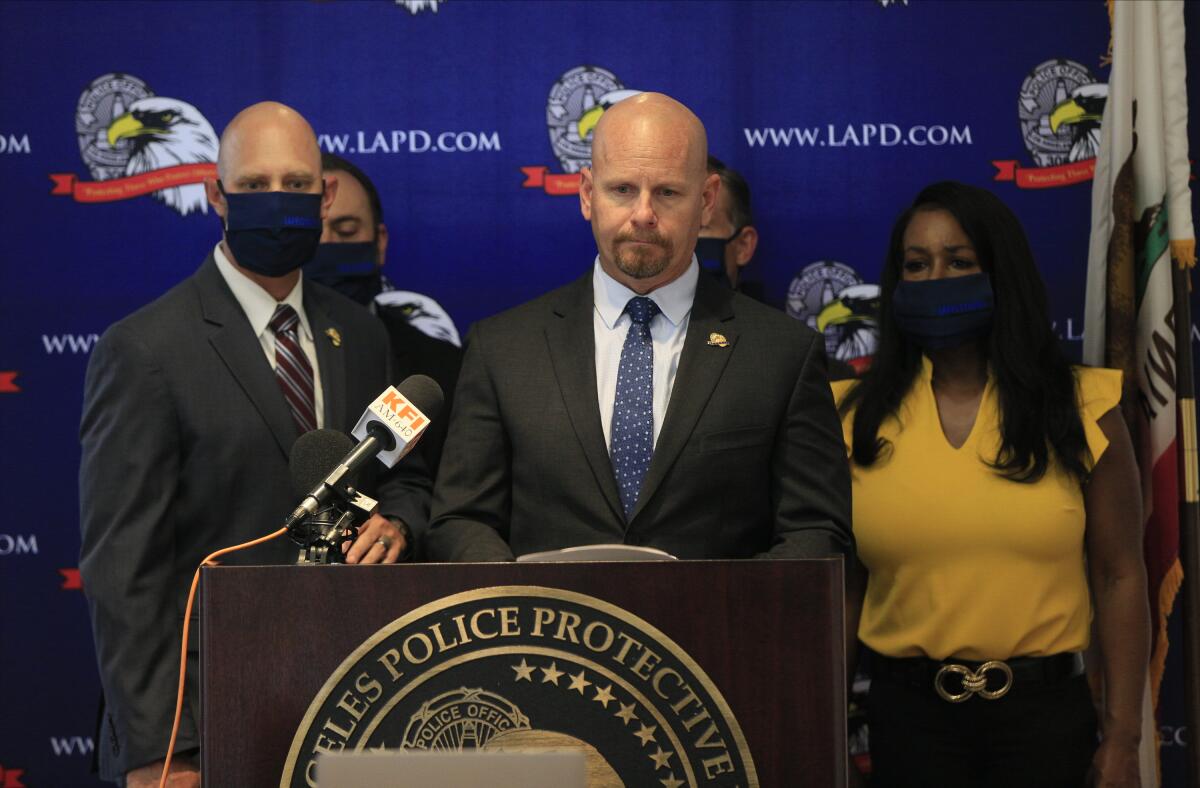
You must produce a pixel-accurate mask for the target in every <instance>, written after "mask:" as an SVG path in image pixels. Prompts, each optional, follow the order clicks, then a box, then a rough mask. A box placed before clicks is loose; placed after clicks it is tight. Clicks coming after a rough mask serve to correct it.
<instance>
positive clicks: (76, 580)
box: [58, 569, 83, 591]
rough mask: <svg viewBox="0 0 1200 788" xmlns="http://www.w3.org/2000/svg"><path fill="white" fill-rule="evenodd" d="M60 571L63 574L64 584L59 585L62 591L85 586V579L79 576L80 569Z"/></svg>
mask: <svg viewBox="0 0 1200 788" xmlns="http://www.w3.org/2000/svg"><path fill="white" fill-rule="evenodd" d="M58 573H59V574H60V575H62V576H63V584H62V585H61V586H60V587H59V588H60V590H62V591H75V590H78V589H81V588H83V580H82V579H81V578H80V577H79V570H78V569H59V570H58Z"/></svg>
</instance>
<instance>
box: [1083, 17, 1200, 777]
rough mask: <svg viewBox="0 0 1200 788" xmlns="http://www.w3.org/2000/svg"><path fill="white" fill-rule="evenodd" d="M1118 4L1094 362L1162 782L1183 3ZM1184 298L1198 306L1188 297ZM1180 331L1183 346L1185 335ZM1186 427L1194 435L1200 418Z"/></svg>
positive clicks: (1177, 382) (1181, 250)
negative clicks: (1124, 509)
mask: <svg viewBox="0 0 1200 788" xmlns="http://www.w3.org/2000/svg"><path fill="white" fill-rule="evenodd" d="M1109 8H1110V12H1111V21H1112V72H1111V74H1110V76H1109V82H1108V101H1107V104H1106V105H1105V108H1104V117H1103V121H1102V125H1101V131H1100V152H1099V155H1098V157H1097V159H1096V176H1095V180H1094V182H1093V186H1092V232H1091V244H1090V248H1089V253H1088V275H1087V305H1086V308H1085V332H1084V344H1083V360H1084V363H1086V364H1090V365H1095V366H1105V367H1114V368H1117V369H1121V370H1123V371H1124V372H1125V383H1126V391H1125V398H1124V401H1123V407H1124V409H1125V417H1126V420H1127V421H1128V422H1129V426H1130V430H1131V432H1132V435H1133V440H1134V447H1135V449H1136V450H1137V452H1138V462H1139V465H1140V466H1141V470H1142V497H1143V510H1144V513H1145V516H1146V523H1145V527H1146V535H1145V558H1146V570H1147V575H1148V580H1149V585H1150V610H1151V626H1152V632H1153V641H1152V653H1151V660H1150V671H1149V675H1148V676H1147V688H1148V691H1147V693H1146V713H1145V722H1144V729H1143V736H1142V759H1141V761H1142V784H1143V785H1144V786H1157V785H1158V784H1159V780H1158V775H1157V768H1156V765H1157V763H1158V757H1157V756H1158V746H1157V737H1156V728H1157V726H1156V725H1155V723H1154V713H1153V707H1154V706H1156V705H1157V699H1158V688H1159V684H1160V682H1161V680H1162V671H1163V664H1164V660H1165V659H1166V652H1167V633H1166V624H1167V617H1168V615H1169V614H1170V612H1171V608H1172V606H1173V605H1174V602H1175V595H1176V593H1177V592H1178V590H1179V586H1180V583H1181V581H1182V579H1183V571H1182V569H1181V566H1180V560H1179V558H1180V554H1179V515H1180V503H1181V496H1180V493H1181V489H1180V481H1181V476H1180V457H1181V454H1180V451H1179V446H1180V445H1181V443H1180V441H1178V440H1177V438H1180V439H1181V438H1182V434H1181V432H1180V429H1179V424H1180V421H1179V410H1178V405H1179V401H1178V397H1179V396H1182V397H1184V400H1183V402H1184V404H1188V405H1190V402H1191V400H1190V399H1188V398H1189V397H1190V396H1191V392H1190V391H1187V390H1185V391H1179V387H1184V388H1185V389H1186V387H1187V386H1188V385H1190V383H1189V382H1185V380H1184V375H1180V374H1177V373H1178V372H1182V371H1184V370H1183V369H1181V365H1180V363H1179V362H1180V361H1184V362H1185V363H1184V365H1183V367H1184V368H1185V369H1186V370H1187V372H1188V373H1190V363H1187V361H1188V360H1190V359H1187V360H1185V359H1181V358H1179V357H1178V356H1177V352H1176V348H1177V347H1179V348H1180V349H1181V350H1182V352H1183V353H1184V354H1189V353H1190V346H1189V343H1187V341H1186V337H1187V336H1188V334H1187V329H1188V328H1189V326H1187V325H1183V326H1178V321H1177V319H1176V317H1177V314H1176V309H1175V305H1176V304H1175V302H1176V298H1175V291H1176V290H1177V289H1179V288H1180V287H1181V282H1182V281H1183V278H1182V276H1181V275H1178V276H1177V275H1173V268H1174V267H1175V266H1174V265H1173V264H1172V259H1171V258H1172V250H1174V253H1175V257H1176V258H1177V259H1179V260H1181V261H1187V260H1188V258H1189V257H1190V262H1191V263H1193V264H1194V262H1195V242H1194V240H1193V239H1194V235H1193V231H1192V210H1191V194H1190V193H1189V191H1188V174H1189V164H1188V153H1187V91H1186V88H1185V82H1184V81H1185V72H1186V66H1185V61H1184V29H1183V2H1182V0H1157V1H1154V2H1151V1H1149V0H1115V2H1113V1H1111V0H1110V5H1109ZM1173 280H1174V281H1173ZM1183 287H1186V285H1183ZM1183 292H1184V293H1186V290H1183ZM1181 300H1182V301H1184V302H1185V303H1186V295H1185V296H1184V297H1183V299H1181ZM1183 314H1186V312H1183ZM1178 327H1181V328H1182V329H1183V333H1182V336H1183V337H1184V338H1185V339H1184V341H1183V342H1177V340H1176V328H1178ZM1187 377H1190V374H1189V375H1187ZM1184 424H1185V425H1186V427H1185V429H1191V430H1193V431H1194V421H1191V422H1190V423H1189V422H1188V421H1185V422H1184ZM1193 472H1194V470H1193ZM1184 481H1185V482H1186V481H1187V480H1186V478H1185V479H1184ZM1188 484H1191V482H1188Z"/></svg>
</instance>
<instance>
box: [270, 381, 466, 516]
mask: <svg viewBox="0 0 1200 788" xmlns="http://www.w3.org/2000/svg"><path fill="white" fill-rule="evenodd" d="M442 400H443V397H442V387H441V386H439V385H438V384H437V382H436V381H434V380H433V379H432V378H430V377H428V376H426V375H413V376H411V377H408V378H405V379H404V382H402V383H401V384H400V388H399V389H397V388H396V387H395V386H388V388H387V390H386V391H384V392H383V393H382V394H380V395H379V396H378V397H377V398H376V399H375V401H374V402H372V403H371V404H370V405H369V406H368V407H367V410H366V412H365V413H363V415H362V418H360V419H359V420H358V424H357V425H355V427H354V432H353V435H354V437H356V438H359V443H358V445H357V446H354V447H353V448H351V449H350V450H349V451H348V452H347V451H345V449H346V447H348V446H349V445H350V441H349V438H347V437H346V436H345V435H342V434H341V433H339V432H337V431H336V430H313V431H312V432H309V433H306V434H305V435H302V436H301V437H300V438H299V440H297V441H296V444H295V445H294V446H293V448H292V459H291V462H290V464H289V468H290V469H291V470H292V481H293V483H294V484H296V485H297V486H299V489H300V490H303V489H305V488H306V487H308V486H309V484H312V487H311V488H309V492H307V493H306V494H305V495H304V499H303V500H302V501H301V502H300V505H299V506H297V507H296V508H295V509H294V510H293V511H292V513H291V514H290V515H288V517H287V520H285V521H284V526H285V527H286V528H288V529H289V530H290V529H292V528H293V527H294V526H295V525H296V524H297V523H299V522H300V521H302V520H304V519H306V518H308V517H312V516H313V515H314V514H315V513H316V512H317V511H318V510H320V509H322V508H324V507H325V506H327V505H329V503H330V500H331V499H332V498H334V497H335V496H336V497H338V498H342V499H344V500H347V501H348V502H350V503H354V504H356V505H358V506H359V508H362V509H364V510H367V511H368V512H369V513H370V512H373V511H374V508H375V506H376V503H375V501H373V500H371V499H369V498H367V497H366V496H364V495H362V494H361V493H358V492H357V491H356V490H354V488H353V486H351V484H350V481H351V480H352V479H353V477H354V473H355V472H356V471H357V470H358V469H359V468H361V467H362V466H363V465H365V464H367V462H369V461H370V459H371V458H372V457H375V456H378V457H379V459H380V461H382V462H383V464H384V465H386V466H387V467H389V468H392V467H394V466H395V465H396V463H398V462H399V461H400V460H402V459H403V458H404V457H405V455H407V454H408V453H409V452H410V451H412V450H413V447H415V446H416V445H417V441H418V440H420V438H421V436H422V435H423V434H424V433H425V430H426V429H427V428H428V427H429V422H430V421H431V420H432V419H434V418H437V416H438V415H439V414H440V412H441V409H442ZM309 436H312V437H311V438H310V437H309ZM297 449H300V451H299V455H298V456H297ZM330 457H340V459H335V460H332V462H331V460H330ZM331 464H333V469H332V470H329V471H328V472H326V470H325V469H328V468H329V467H330V465H331ZM322 474H324V477H323V478H322ZM298 494H299V492H298ZM368 502H369V503H368ZM364 504H367V505H364Z"/></svg>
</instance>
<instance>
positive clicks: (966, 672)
mask: <svg viewBox="0 0 1200 788" xmlns="http://www.w3.org/2000/svg"><path fill="white" fill-rule="evenodd" d="M989 670H998V671H1000V673H1002V674H1003V675H1004V685H1003V686H1002V687H1000V688H999V689H995V690H989V689H988V688H987V673H988V671H989ZM952 673H953V674H958V675H960V676H962V686H963V688H962V692H950V691H949V690H948V689H946V687H945V686H944V685H943V684H942V680H943V679H944V678H945V677H946V676H948V675H950V674H952ZM1012 684H1013V674H1012V668H1010V667H1009V666H1008V665H1007V664H1006V663H1004V662H1001V661H1000V660H998V659H993V660H989V661H987V662H985V663H983V664H982V665H980V666H979V670H978V671H974V670H971V669H970V668H968V667H967V666H966V665H956V664H953V663H952V664H949V665H942V667H941V668H939V669H938V672H937V675H936V676H934V677H933V688H934V689H935V690H937V694H938V695H939V696H940V697H941V699H942V700H945V701H949V702H950V703H962V702H963V701H964V700H966V699H967V698H969V697H971V696H972V695H976V694H977V695H979V697H981V698H983V699H985V700H996V699H997V698H1003V697H1004V696H1005V695H1007V694H1008V691H1009V690H1010V689H1012Z"/></svg>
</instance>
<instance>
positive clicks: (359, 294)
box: [304, 241, 383, 306]
mask: <svg viewBox="0 0 1200 788" xmlns="http://www.w3.org/2000/svg"><path fill="white" fill-rule="evenodd" d="M375 258H376V247H375V242H374V241H361V242H354V243H324V244H320V245H318V246H317V251H316V253H315V254H314V255H313V258H312V259H311V260H309V261H308V262H307V263H305V264H304V278H305V279H311V280H312V281H314V282H320V283H321V284H323V285H325V286H326V287H332V288H333V289H334V290H337V291H338V292H339V293H341V294H342V295H344V296H346V297H347V298H352V299H354V300H355V301H357V302H358V303H360V304H362V305H363V306H366V305H368V304H370V303H371V302H372V301H374V300H375V296H377V295H379V294H380V293H381V292H382V291H383V280H382V277H381V276H380V274H379V267H378V266H377V265H376V264H375Z"/></svg>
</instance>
